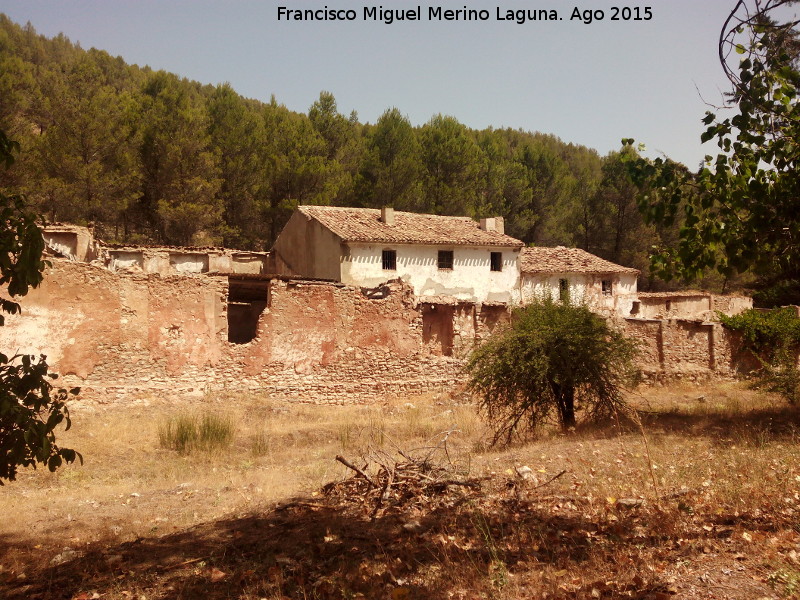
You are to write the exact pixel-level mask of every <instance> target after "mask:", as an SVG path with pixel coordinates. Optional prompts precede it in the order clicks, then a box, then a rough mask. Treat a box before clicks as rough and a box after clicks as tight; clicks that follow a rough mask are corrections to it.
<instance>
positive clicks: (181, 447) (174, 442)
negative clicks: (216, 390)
mask: <svg viewBox="0 0 800 600" xmlns="http://www.w3.org/2000/svg"><path fill="white" fill-rule="evenodd" d="M233 435H234V422H233V420H232V419H231V418H230V417H229V416H225V415H220V414H216V413H208V412H207V413H204V414H202V415H200V416H197V415H195V414H193V413H190V414H179V415H176V416H172V417H169V418H168V419H166V420H165V422H164V423H162V424H161V425H160V426H159V428H158V441H159V443H160V444H161V447H162V448H166V449H169V450H175V451H177V452H178V454H190V453H191V452H195V451H198V450H203V451H210V450H219V449H222V448H227V447H229V446H230V445H231V444H232V443H233Z"/></svg>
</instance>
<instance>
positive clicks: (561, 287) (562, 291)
mask: <svg viewBox="0 0 800 600" xmlns="http://www.w3.org/2000/svg"><path fill="white" fill-rule="evenodd" d="M558 297H559V298H561V301H562V302H569V281H567V280H566V279H559V280H558Z"/></svg>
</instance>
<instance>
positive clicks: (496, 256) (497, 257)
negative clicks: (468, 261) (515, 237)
mask: <svg viewBox="0 0 800 600" xmlns="http://www.w3.org/2000/svg"><path fill="white" fill-rule="evenodd" d="M490 263H491V266H490V268H491V270H492V271H502V270H503V253H502V252H492V253H491V254H490Z"/></svg>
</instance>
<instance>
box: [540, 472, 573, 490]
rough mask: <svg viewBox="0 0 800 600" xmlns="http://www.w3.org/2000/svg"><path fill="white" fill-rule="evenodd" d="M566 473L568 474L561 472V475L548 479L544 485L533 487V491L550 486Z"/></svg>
mask: <svg viewBox="0 0 800 600" xmlns="http://www.w3.org/2000/svg"><path fill="white" fill-rule="evenodd" d="M566 472H567V470H566V469H564V470H563V471H561V473H559V474H558V475H553V476H552V477H551V478H550V479H548V480H547V481H545V482H544V483H540V484H539V485H537V486H534V487H532V488H531V490H538V489H539V488H541V487H544V486H546V485H550V484H551V483H553V482H554V481H555V480H556V479H558V478H559V477H561V476H562V475H563V474H564V473H566Z"/></svg>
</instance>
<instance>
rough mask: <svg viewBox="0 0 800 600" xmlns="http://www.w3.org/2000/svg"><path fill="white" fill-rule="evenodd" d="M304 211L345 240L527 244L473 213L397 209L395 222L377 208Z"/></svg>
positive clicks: (463, 244)
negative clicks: (485, 226) (486, 225)
mask: <svg viewBox="0 0 800 600" xmlns="http://www.w3.org/2000/svg"><path fill="white" fill-rule="evenodd" d="M297 210H299V211H300V212H301V213H302V214H304V215H306V216H307V217H310V218H312V219H316V220H317V221H319V222H320V223H321V224H322V225H323V226H325V227H327V228H328V229H330V230H331V231H332V232H333V233H335V234H336V235H337V236H339V237H340V238H342V240H343V241H345V242H380V243H388V244H392V243H394V244H431V245H447V246H501V247H513V248H519V247H521V246H523V245H524V244H523V243H522V242H521V241H520V240H518V239H515V238H513V237H511V236H508V235H504V234H502V233H497V232H496V231H483V230H482V229H481V228H480V224H479V223H478V222H477V221H473V220H472V219H470V218H469V217H444V216H439V215H425V214H417V213H409V212H401V211H394V219H395V224H394V225H387V224H386V223H384V222H383V221H381V211H380V209H377V208H344V207H336V206H299V207H298V208H297Z"/></svg>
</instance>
